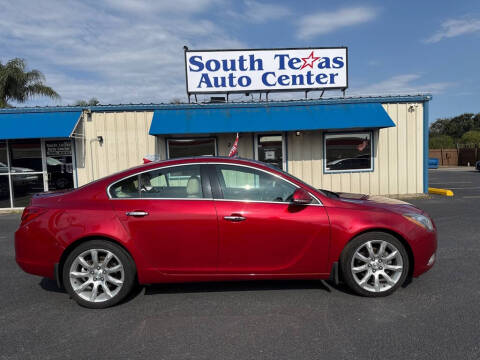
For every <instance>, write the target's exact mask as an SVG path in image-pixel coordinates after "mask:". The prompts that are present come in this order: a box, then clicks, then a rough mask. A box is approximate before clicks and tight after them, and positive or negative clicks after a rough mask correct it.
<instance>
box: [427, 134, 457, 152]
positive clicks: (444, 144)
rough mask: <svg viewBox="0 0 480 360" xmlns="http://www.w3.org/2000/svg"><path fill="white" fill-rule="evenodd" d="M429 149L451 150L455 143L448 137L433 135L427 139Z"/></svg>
mask: <svg viewBox="0 0 480 360" xmlns="http://www.w3.org/2000/svg"><path fill="white" fill-rule="evenodd" d="M429 147H430V149H453V148H455V141H453V139H452V137H451V136H448V135H434V136H431V137H430V139H429Z"/></svg>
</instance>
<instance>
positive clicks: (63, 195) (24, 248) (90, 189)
mask: <svg viewBox="0 0 480 360" xmlns="http://www.w3.org/2000/svg"><path fill="white" fill-rule="evenodd" d="M436 248H437V240H436V229H435V225H434V224H433V222H432V220H431V219H430V217H429V216H428V215H427V214H425V213H424V212H423V211H421V210H420V209H418V208H416V207H414V206H412V205H410V204H407V203H405V202H401V201H397V200H392V199H387V198H382V197H374V196H363V195H352V194H336V193H333V192H329V191H324V190H317V189H315V188H313V187H311V186H309V185H307V184H305V183H304V182H302V181H301V180H299V179H297V178H295V177H293V176H292V175H290V174H287V173H285V172H282V171H280V170H278V169H276V168H273V167H269V166H268V165H266V164H262V163H259V162H255V161H250V160H241V159H231V158H190V159H177V160H169V161H161V162H155V163H150V164H147V165H142V166H139V167H136V168H132V169H129V170H126V171H123V172H121V173H117V174H114V175H111V176H109V177H106V178H103V179H101V180H98V181H95V182H93V183H90V184H88V185H85V186H83V187H80V188H78V189H75V190H73V191H69V192H55V193H45V194H38V195H36V196H34V197H33V199H32V201H31V204H30V205H29V206H28V207H27V208H25V211H24V212H23V215H22V221H21V224H20V227H19V229H18V230H17V232H16V233H15V249H16V260H17V263H18V264H19V265H20V267H21V268H22V269H23V270H25V271H26V272H28V273H31V274H35V275H40V276H45V277H49V278H52V279H53V278H55V279H56V280H57V282H58V284H59V285H60V286H64V287H65V288H66V290H67V291H68V293H69V294H70V295H71V296H72V298H73V299H75V300H76V301H77V302H78V303H79V304H81V305H83V306H86V307H91V308H104V307H108V306H111V305H114V304H116V303H118V302H119V301H121V300H122V299H124V298H125V296H126V295H127V294H128V293H129V292H130V291H131V290H132V288H133V286H134V285H135V283H136V282H138V283H140V284H152V283H166V282H191V281H215V280H247V279H248V280H250V279H328V278H334V279H337V280H338V279H339V278H341V279H342V280H343V281H344V282H345V283H346V284H347V285H348V286H349V287H350V288H351V289H352V290H354V291H355V292H356V293H358V294H360V295H364V296H385V295H388V294H391V293H392V292H393V291H395V290H396V289H397V288H398V287H399V286H400V285H402V283H403V282H404V281H405V279H406V278H407V277H411V276H414V277H416V276H418V275H420V274H422V273H424V272H425V271H427V270H429V269H430V268H431V267H432V266H433V264H434V262H435V251H436Z"/></svg>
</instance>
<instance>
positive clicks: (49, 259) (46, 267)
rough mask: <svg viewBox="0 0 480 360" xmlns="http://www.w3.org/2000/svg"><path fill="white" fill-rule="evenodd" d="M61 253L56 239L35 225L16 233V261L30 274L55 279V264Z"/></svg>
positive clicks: (26, 226) (20, 229) (22, 228)
mask: <svg viewBox="0 0 480 360" xmlns="http://www.w3.org/2000/svg"><path fill="white" fill-rule="evenodd" d="M34 222H35V220H34V221H32V223H34ZM61 253H62V248H61V247H60V246H59V245H58V243H57V241H56V240H55V238H53V237H52V236H51V235H50V234H49V233H48V231H44V230H43V231H42V230H41V229H40V228H36V227H35V225H34V224H32V225H30V224H27V225H24V226H22V227H20V228H19V229H18V230H17V231H16V232H15V260H16V262H17V264H18V266H20V268H21V269H22V270H23V271H25V272H27V273H29V274H33V275H39V276H44V277H47V278H50V279H55V264H56V263H58V262H59V259H60V256H61Z"/></svg>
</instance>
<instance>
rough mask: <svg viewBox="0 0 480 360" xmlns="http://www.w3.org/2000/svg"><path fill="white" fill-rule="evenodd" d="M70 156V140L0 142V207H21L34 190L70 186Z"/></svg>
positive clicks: (57, 188) (71, 176)
mask: <svg viewBox="0 0 480 360" xmlns="http://www.w3.org/2000/svg"><path fill="white" fill-rule="evenodd" d="M49 148H50V149H49ZM52 148H55V149H56V151H54V150H53V149H52ZM72 157H73V154H72V143H71V140H70V139H64V140H58V141H57V140H48V141H47V140H41V139H28V140H26V139H25V140H8V141H0V208H7V207H25V206H27V205H28V204H29V202H30V199H31V197H32V196H33V195H34V194H36V193H41V192H44V191H49V190H59V189H68V188H72V187H73V167H72Z"/></svg>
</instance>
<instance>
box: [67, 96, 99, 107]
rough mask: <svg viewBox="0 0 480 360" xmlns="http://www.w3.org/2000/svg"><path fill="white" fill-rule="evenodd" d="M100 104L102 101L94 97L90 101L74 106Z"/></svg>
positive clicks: (77, 102)
mask: <svg viewBox="0 0 480 360" xmlns="http://www.w3.org/2000/svg"><path fill="white" fill-rule="evenodd" d="M99 104H100V101H98V100H97V98H94V97H93V98H91V99H90V100H88V101H85V100H78V101H75V104H73V106H96V105H99Z"/></svg>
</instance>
